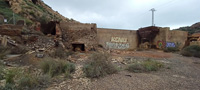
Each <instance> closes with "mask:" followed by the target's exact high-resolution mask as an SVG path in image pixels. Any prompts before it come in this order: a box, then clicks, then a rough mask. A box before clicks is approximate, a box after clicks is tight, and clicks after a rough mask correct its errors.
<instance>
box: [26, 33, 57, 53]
mask: <svg viewBox="0 0 200 90" xmlns="http://www.w3.org/2000/svg"><path fill="white" fill-rule="evenodd" d="M27 38H28V40H29V41H28V43H27V44H26V46H27V47H28V48H30V49H33V50H36V49H39V48H45V49H50V48H52V47H54V46H55V42H54V40H53V39H52V38H50V37H45V36H28V37H27ZM30 41H32V42H30Z"/></svg>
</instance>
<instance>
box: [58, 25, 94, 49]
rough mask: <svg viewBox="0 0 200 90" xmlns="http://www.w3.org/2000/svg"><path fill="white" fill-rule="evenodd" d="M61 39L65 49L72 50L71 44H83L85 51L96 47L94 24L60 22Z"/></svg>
mask: <svg viewBox="0 0 200 90" xmlns="http://www.w3.org/2000/svg"><path fill="white" fill-rule="evenodd" d="M60 27H61V30H62V38H63V42H64V45H65V47H66V48H68V49H73V46H72V44H84V46H85V51H90V50H94V49H95V47H97V46H98V42H97V29H96V24H84V23H74V22H61V23H60Z"/></svg>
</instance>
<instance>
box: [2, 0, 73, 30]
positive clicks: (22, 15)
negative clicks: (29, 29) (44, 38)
mask: <svg viewBox="0 0 200 90" xmlns="http://www.w3.org/2000/svg"><path fill="white" fill-rule="evenodd" d="M13 13H14V15H15V18H16V21H17V20H25V21H26V23H27V25H29V26H31V25H34V24H35V23H36V22H39V23H47V22H48V21H50V20H56V21H74V20H70V19H68V18H66V17H64V16H62V15H61V14H59V13H58V12H56V11H54V10H53V9H52V8H51V7H49V6H48V5H46V4H45V3H44V2H43V1H41V0H0V15H3V16H4V18H6V19H7V20H8V23H12V17H13Z"/></svg>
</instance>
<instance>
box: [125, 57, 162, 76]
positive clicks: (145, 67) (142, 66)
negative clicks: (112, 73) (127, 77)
mask: <svg viewBox="0 0 200 90" xmlns="http://www.w3.org/2000/svg"><path fill="white" fill-rule="evenodd" d="M163 66H164V65H163V64H162V63H160V62H158V61H155V60H150V59H148V60H145V61H142V62H136V63H133V64H131V65H129V66H128V68H127V70H128V71H130V72H136V73H141V72H149V71H157V70H159V69H160V68H162V67H163Z"/></svg>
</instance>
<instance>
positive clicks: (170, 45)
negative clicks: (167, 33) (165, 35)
mask: <svg viewBox="0 0 200 90" xmlns="http://www.w3.org/2000/svg"><path fill="white" fill-rule="evenodd" d="M166 47H176V44H175V43H173V42H166Z"/></svg>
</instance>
